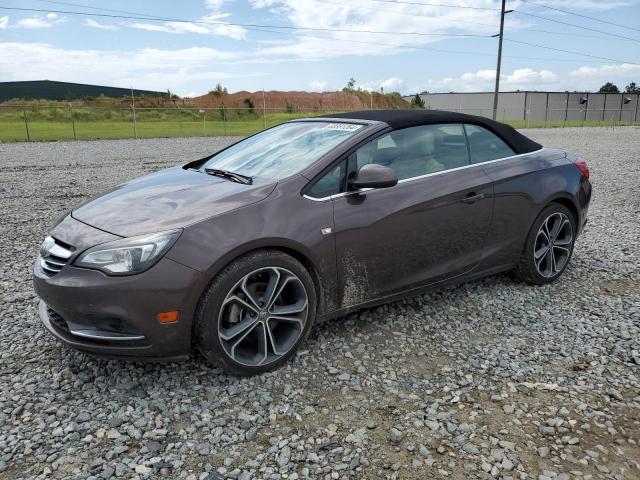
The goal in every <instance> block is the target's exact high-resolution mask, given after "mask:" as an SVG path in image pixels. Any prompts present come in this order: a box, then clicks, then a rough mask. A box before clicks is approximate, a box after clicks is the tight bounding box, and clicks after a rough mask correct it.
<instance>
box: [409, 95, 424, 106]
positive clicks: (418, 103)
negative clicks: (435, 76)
mask: <svg viewBox="0 0 640 480" xmlns="http://www.w3.org/2000/svg"><path fill="white" fill-rule="evenodd" d="M411 108H424V100H422V98H421V97H420V95H418V94H417V93H416V95H415V97H413V98H412V99H411Z"/></svg>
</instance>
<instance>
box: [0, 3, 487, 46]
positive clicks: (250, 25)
mask: <svg viewBox="0 0 640 480" xmlns="http://www.w3.org/2000/svg"><path fill="white" fill-rule="evenodd" d="M0 9H2V10H17V11H24V12H49V13H59V14H62V15H84V16H91V17H107V18H125V19H131V20H153V21H162V22H175V23H191V24H196V25H221V26H234V27H244V28H248V29H252V28H276V29H283V30H296V31H311V32H335V33H366V34H382V35H416V36H421V37H433V36H437V37H483V38H490V37H491V35H479V34H471V33H469V34H467V33H421V32H389V31H381V30H353V29H348V28H322V27H293V26H290V25H261V24H258V23H234V22H216V21H210V20H185V19H181V18H163V17H150V16H132V15H113V14H106V13H90V12H73V11H69V10H50V9H39V8H18V7H1V6H0Z"/></svg>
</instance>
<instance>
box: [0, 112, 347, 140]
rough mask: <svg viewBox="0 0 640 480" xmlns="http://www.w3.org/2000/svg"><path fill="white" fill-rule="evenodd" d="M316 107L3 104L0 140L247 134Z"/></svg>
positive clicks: (318, 114)
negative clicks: (259, 107)
mask: <svg viewBox="0 0 640 480" xmlns="http://www.w3.org/2000/svg"><path fill="white" fill-rule="evenodd" d="M328 113H335V111H332V112H328V111H321V110H316V109H309V110H301V109H296V110H293V109H291V108H287V109H272V108H265V109H257V108H227V107H219V108H198V107H184V106H178V107H135V108H134V107H110V106H106V107H105V106H72V105H69V106H67V107H64V106H50V105H0V141H47V140H96V139H109V138H145V137H188V136H246V135H251V134H253V133H255V132H258V131H260V130H263V129H265V128H268V127H272V126H274V125H277V124H278V123H282V122H285V121H287V120H291V119H295V118H303V117H313V116H320V115H322V114H328Z"/></svg>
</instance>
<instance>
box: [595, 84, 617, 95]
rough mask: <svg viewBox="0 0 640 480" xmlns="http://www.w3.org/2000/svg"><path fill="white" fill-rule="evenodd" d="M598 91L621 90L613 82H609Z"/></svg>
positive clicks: (614, 91) (615, 91) (610, 91)
mask: <svg viewBox="0 0 640 480" xmlns="http://www.w3.org/2000/svg"><path fill="white" fill-rule="evenodd" d="M598 93H620V90H619V89H618V87H617V86H616V85H614V84H613V83H611V82H607V83H605V84H604V85H603V86H601V87H600V90H598Z"/></svg>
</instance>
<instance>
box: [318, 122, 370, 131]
mask: <svg viewBox="0 0 640 480" xmlns="http://www.w3.org/2000/svg"><path fill="white" fill-rule="evenodd" d="M359 128H362V125H354V124H353V123H330V124H328V125H326V126H325V127H324V130H339V131H341V132H355V131H356V130H358V129H359Z"/></svg>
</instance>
